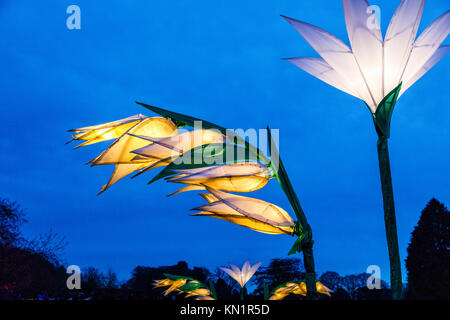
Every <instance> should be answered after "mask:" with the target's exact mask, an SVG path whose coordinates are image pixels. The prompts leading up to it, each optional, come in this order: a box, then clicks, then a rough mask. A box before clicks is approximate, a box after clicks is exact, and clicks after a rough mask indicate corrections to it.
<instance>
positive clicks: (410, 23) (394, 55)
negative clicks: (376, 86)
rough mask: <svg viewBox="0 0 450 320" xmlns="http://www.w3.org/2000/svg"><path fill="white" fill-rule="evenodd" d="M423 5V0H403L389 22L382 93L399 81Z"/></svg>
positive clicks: (385, 42) (389, 90) (409, 52)
mask: <svg viewBox="0 0 450 320" xmlns="http://www.w3.org/2000/svg"><path fill="white" fill-rule="evenodd" d="M424 6H425V0H403V1H402V2H401V3H400V5H399V6H398V8H397V10H396V11H395V13H394V16H393V17H392V19H391V22H390V23H389V27H388V30H387V32H386V36H385V39H384V95H387V94H388V93H389V92H391V91H392V90H393V89H394V88H395V87H396V86H397V85H398V84H399V83H400V79H401V76H402V72H403V70H405V67H406V63H407V61H408V58H409V56H410V54H411V50H412V48H413V44H414V40H415V39H416V34H417V29H418V28H419V24H420V19H421V18H422V13H423V8H424Z"/></svg>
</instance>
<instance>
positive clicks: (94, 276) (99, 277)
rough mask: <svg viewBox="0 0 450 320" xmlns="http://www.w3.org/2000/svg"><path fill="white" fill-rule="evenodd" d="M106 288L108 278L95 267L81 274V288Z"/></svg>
mask: <svg viewBox="0 0 450 320" xmlns="http://www.w3.org/2000/svg"><path fill="white" fill-rule="evenodd" d="M105 287H106V278H105V275H104V274H103V272H101V271H100V270H98V269H97V268H94V267H88V268H86V269H84V270H83V271H82V273H81V288H83V290H94V289H100V288H105Z"/></svg>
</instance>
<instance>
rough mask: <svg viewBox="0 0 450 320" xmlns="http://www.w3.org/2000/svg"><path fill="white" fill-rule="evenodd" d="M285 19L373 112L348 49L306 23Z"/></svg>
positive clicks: (365, 87)
mask: <svg viewBox="0 0 450 320" xmlns="http://www.w3.org/2000/svg"><path fill="white" fill-rule="evenodd" d="M283 18H285V19H286V20H287V21H288V22H289V23H290V24H291V25H292V26H293V27H294V28H295V29H297V31H298V32H300V34H301V35H302V36H303V38H305V40H306V41H308V43H309V44H310V45H311V47H313V48H314V50H316V51H317V52H318V53H319V54H320V56H321V57H322V58H323V59H324V60H325V61H326V62H327V63H328V64H329V65H330V66H331V67H332V68H333V69H334V70H336V72H337V73H339V74H340V75H341V77H343V78H345V79H346V84H347V86H348V87H349V88H350V89H351V90H352V92H355V93H356V94H357V95H358V97H361V98H362V99H363V100H364V101H366V102H367V104H369V105H370V106H371V108H372V109H373V110H374V109H375V108H376V104H375V101H374V100H373V99H372V98H371V95H370V92H369V89H368V87H367V84H366V83H365V82H364V79H363V77H362V74H361V71H360V69H359V67H358V64H357V63H356V59H355V57H354V55H353V53H352V51H351V50H350V48H349V47H348V46H347V45H346V44H345V43H344V42H342V41H341V40H339V39H338V38H336V37H335V36H333V35H332V34H330V33H328V32H326V31H325V30H322V29H320V28H318V27H315V26H313V25H310V24H308V23H305V22H302V21H298V20H295V19H291V18H287V17H283Z"/></svg>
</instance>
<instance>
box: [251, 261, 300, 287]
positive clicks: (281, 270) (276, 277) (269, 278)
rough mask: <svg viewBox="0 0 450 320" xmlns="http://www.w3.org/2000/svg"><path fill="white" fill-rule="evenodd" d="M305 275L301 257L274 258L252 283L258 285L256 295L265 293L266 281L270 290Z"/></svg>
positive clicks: (260, 269)
mask: <svg viewBox="0 0 450 320" xmlns="http://www.w3.org/2000/svg"><path fill="white" fill-rule="evenodd" d="M303 277H304V268H303V264H302V262H301V260H300V259H298V258H286V259H272V260H271V261H270V264H269V266H268V267H261V268H259V269H258V271H256V273H255V276H254V277H253V278H252V280H251V281H252V283H253V284H255V285H256V286H257V287H256V289H255V292H254V294H255V295H261V296H262V295H264V282H265V283H266V284H267V286H268V287H269V291H272V290H274V289H275V288H276V287H277V286H279V285H280V284H283V283H285V282H288V281H296V280H301V279H303Z"/></svg>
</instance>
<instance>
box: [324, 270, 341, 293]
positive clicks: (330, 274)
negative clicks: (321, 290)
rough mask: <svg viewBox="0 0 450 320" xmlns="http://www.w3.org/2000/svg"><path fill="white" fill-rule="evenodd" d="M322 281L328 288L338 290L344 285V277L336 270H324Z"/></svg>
mask: <svg viewBox="0 0 450 320" xmlns="http://www.w3.org/2000/svg"><path fill="white" fill-rule="evenodd" d="M319 280H320V282H322V283H323V284H324V285H325V286H326V287H327V288H329V289H331V290H333V291H336V290H337V289H338V288H340V287H342V277H341V276H340V275H339V273H337V272H334V271H326V272H324V273H323V274H322V275H321V276H320V278H319Z"/></svg>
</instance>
